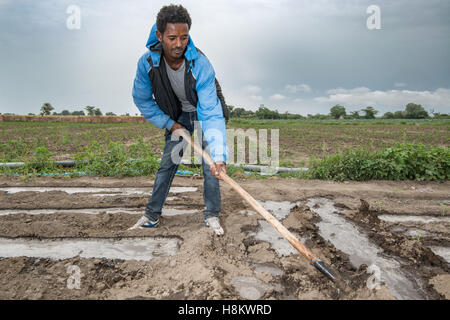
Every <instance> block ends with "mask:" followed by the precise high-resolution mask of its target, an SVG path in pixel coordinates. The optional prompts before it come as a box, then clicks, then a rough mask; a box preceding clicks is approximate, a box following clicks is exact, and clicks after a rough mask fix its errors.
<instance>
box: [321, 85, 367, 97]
mask: <svg viewBox="0 0 450 320" xmlns="http://www.w3.org/2000/svg"><path fill="white" fill-rule="evenodd" d="M366 92H370V89H369V88H366V87H358V88H353V89H344V88H336V89H331V90H328V91H327V94H330V95H336V94H362V93H366Z"/></svg>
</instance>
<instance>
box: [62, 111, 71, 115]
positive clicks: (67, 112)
mask: <svg viewBox="0 0 450 320" xmlns="http://www.w3.org/2000/svg"><path fill="white" fill-rule="evenodd" d="M61 115H62V116H70V112H69V110H63V111H61Z"/></svg>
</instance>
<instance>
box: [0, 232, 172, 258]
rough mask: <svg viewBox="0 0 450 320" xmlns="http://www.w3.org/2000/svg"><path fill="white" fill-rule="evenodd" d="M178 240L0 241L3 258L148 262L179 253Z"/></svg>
mask: <svg viewBox="0 0 450 320" xmlns="http://www.w3.org/2000/svg"><path fill="white" fill-rule="evenodd" d="M178 248H179V240H178V239H172V238H158V237H156V238H132V239H120V240H117V239H51V240H34V239H33V240H30V239H22V238H19V239H5V238H0V257H5V258H12V257H21V256H26V257H36V258H50V259H52V260H62V259H69V258H72V257H75V256H78V255H79V256H80V257H82V258H106V259H122V260H144V261H148V260H150V259H153V258H155V257H168V256H173V255H175V254H176V253H177V251H178Z"/></svg>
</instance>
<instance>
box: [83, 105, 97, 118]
mask: <svg viewBox="0 0 450 320" xmlns="http://www.w3.org/2000/svg"><path fill="white" fill-rule="evenodd" d="M84 109H85V110H86V111H87V113H88V116H93V115H94V114H95V107H93V106H87V107H86V108H84Z"/></svg>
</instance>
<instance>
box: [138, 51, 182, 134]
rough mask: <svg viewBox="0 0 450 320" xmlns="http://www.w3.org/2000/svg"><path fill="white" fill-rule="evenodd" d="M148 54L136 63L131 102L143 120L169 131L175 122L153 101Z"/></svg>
mask: <svg viewBox="0 0 450 320" xmlns="http://www.w3.org/2000/svg"><path fill="white" fill-rule="evenodd" d="M147 57H148V54H144V55H143V56H142V57H141V58H140V59H139V61H138V66H137V71H136V77H135V79H134V83H133V93H132V95H133V101H134V103H135V105H136V106H137V107H138V109H139V110H140V111H141V113H142V115H143V116H144V118H145V119H146V120H147V121H149V122H151V123H153V124H154V125H155V126H157V127H158V128H160V129H163V128H166V129H168V130H171V129H172V127H173V125H174V123H175V121H174V120H172V119H171V118H170V117H169V116H168V115H167V114H165V113H164V112H163V111H162V110H161V109H160V108H159V107H158V105H157V104H156V102H155V100H154V99H153V91H152V85H151V82H150V79H149V77H148V71H149V69H150V65H149V64H148V62H147Z"/></svg>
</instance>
